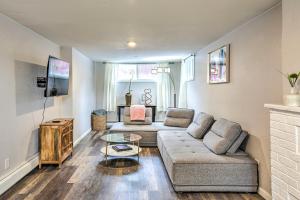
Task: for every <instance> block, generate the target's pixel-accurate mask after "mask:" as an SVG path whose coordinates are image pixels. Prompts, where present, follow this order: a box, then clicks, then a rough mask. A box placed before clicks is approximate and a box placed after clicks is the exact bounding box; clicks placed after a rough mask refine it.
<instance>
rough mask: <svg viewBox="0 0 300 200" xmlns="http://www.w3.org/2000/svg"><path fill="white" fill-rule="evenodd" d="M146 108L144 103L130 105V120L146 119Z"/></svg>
mask: <svg viewBox="0 0 300 200" xmlns="http://www.w3.org/2000/svg"><path fill="white" fill-rule="evenodd" d="M145 115H146V108H145V106H144V105H132V106H130V120H131V121H145Z"/></svg>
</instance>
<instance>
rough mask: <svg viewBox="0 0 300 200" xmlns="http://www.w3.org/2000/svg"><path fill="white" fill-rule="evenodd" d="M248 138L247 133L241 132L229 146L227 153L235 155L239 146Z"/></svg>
mask: <svg viewBox="0 0 300 200" xmlns="http://www.w3.org/2000/svg"><path fill="white" fill-rule="evenodd" d="M247 137H248V133H247V132H246V131H242V133H241V134H240V136H239V137H238V138H237V139H236V140H235V142H234V143H233V144H232V145H231V147H230V148H229V149H228V151H227V153H235V152H237V151H238V150H239V148H240V146H241V144H242V143H243V142H244V140H245V139H246V138H247Z"/></svg>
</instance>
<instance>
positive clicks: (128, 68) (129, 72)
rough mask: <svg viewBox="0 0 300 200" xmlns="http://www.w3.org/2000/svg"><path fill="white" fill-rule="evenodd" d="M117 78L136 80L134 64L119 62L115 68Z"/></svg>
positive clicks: (119, 79) (120, 79)
mask: <svg viewBox="0 0 300 200" xmlns="http://www.w3.org/2000/svg"><path fill="white" fill-rule="evenodd" d="M117 76H118V77H117V80H118V81H127V80H130V79H131V78H132V79H133V80H136V78H137V71H136V65H132V64H119V65H118V69H117Z"/></svg>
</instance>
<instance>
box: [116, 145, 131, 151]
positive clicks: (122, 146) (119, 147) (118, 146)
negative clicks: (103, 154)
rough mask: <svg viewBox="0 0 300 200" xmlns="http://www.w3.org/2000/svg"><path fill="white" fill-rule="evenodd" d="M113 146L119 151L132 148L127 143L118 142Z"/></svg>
mask: <svg viewBox="0 0 300 200" xmlns="http://www.w3.org/2000/svg"><path fill="white" fill-rule="evenodd" d="M112 148H113V149H114V150H115V151H117V152H120V151H129V150H132V148H131V147H130V146H128V145H127V144H117V145H114V146H112Z"/></svg>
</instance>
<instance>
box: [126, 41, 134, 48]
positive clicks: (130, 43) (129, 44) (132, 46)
mask: <svg viewBox="0 0 300 200" xmlns="http://www.w3.org/2000/svg"><path fill="white" fill-rule="evenodd" d="M127 46H128V47H129V48H134V47H136V43H135V42H134V41H129V42H127Z"/></svg>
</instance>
